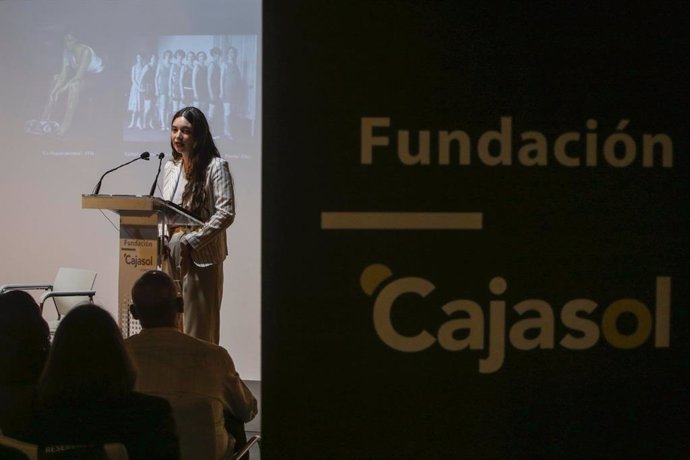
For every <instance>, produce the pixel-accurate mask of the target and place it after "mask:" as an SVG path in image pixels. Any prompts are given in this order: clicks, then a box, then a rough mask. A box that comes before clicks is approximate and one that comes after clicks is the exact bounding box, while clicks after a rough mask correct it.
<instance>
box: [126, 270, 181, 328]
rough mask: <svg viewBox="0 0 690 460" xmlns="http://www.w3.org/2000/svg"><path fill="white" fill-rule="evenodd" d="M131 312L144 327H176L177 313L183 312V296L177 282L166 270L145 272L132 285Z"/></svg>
mask: <svg viewBox="0 0 690 460" xmlns="http://www.w3.org/2000/svg"><path fill="white" fill-rule="evenodd" d="M132 301H133V302H134V304H133V305H131V306H130V312H131V313H132V316H133V317H134V319H138V320H139V321H140V322H141V325H142V327H144V328H149V327H175V326H176V324H177V315H178V314H179V313H182V298H180V297H178V295H177V289H176V288H175V283H174V281H173V280H172V278H170V276H168V275H167V274H166V273H165V272H162V271H159V270H151V271H148V272H146V273H144V274H143V275H142V276H141V278H139V279H138V280H137V281H136V282H135V283H134V286H133V287H132Z"/></svg>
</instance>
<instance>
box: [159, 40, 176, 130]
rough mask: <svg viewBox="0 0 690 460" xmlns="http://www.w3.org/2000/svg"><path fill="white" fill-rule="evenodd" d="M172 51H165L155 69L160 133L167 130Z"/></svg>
mask: <svg viewBox="0 0 690 460" xmlns="http://www.w3.org/2000/svg"><path fill="white" fill-rule="evenodd" d="M171 64H172V51H170V50H165V51H164V52H163V57H162V58H161V59H160V61H158V68H157V69H156V97H157V98H158V122H159V125H160V127H161V131H166V130H167V129H168V117H169V114H168V108H169V106H170V65H171Z"/></svg>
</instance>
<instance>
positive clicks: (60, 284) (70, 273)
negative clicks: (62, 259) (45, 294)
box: [53, 267, 96, 317]
mask: <svg viewBox="0 0 690 460" xmlns="http://www.w3.org/2000/svg"><path fill="white" fill-rule="evenodd" d="M95 283H96V272H95V271H93V270H86V269H83V268H66V267H60V269H59V270H58V272H57V275H56V276H55V281H54V282H53V291H54V292H61V291H62V292H64V291H89V290H92V289H93V285H94V284H95ZM88 300H89V298H88V297H86V296H74V297H53V301H54V302H55V308H57V311H58V315H59V316H61V317H62V316H65V315H66V314H67V313H69V311H70V310H71V309H73V308H74V307H76V306H77V305H79V304H80V303H84V302H86V301H88Z"/></svg>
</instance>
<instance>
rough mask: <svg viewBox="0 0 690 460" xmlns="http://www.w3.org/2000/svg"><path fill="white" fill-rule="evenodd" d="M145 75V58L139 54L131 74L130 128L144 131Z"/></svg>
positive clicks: (128, 104)
mask: <svg viewBox="0 0 690 460" xmlns="http://www.w3.org/2000/svg"><path fill="white" fill-rule="evenodd" d="M143 74H144V58H143V57H142V55H141V53H137V57H136V62H135V63H134V65H133V66H132V71H131V72H130V88H129V102H128V103H127V110H129V111H130V112H132V119H131V121H130V122H129V126H128V128H133V127H135V126H136V127H137V128H139V129H142V128H143V127H144V125H143V124H142V123H143V120H142V119H143V114H144V88H143V87H142V84H141V78H142V76H143Z"/></svg>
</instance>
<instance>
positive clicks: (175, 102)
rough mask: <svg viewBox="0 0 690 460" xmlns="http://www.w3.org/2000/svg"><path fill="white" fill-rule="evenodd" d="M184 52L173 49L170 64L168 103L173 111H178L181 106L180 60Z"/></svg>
mask: <svg viewBox="0 0 690 460" xmlns="http://www.w3.org/2000/svg"><path fill="white" fill-rule="evenodd" d="M184 57H185V53H184V51H182V50H177V51H175V56H174V59H173V62H172V64H171V65H170V80H169V82H168V88H169V90H170V93H169V95H170V104H171V107H172V110H173V111H175V112H176V111H178V110H180V109H181V108H182V78H181V77H182V65H183V63H182V60H183V59H184Z"/></svg>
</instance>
